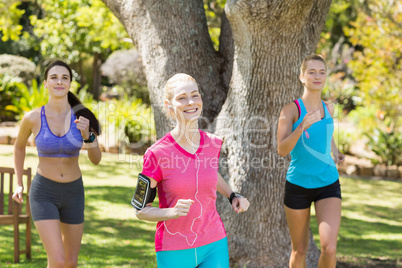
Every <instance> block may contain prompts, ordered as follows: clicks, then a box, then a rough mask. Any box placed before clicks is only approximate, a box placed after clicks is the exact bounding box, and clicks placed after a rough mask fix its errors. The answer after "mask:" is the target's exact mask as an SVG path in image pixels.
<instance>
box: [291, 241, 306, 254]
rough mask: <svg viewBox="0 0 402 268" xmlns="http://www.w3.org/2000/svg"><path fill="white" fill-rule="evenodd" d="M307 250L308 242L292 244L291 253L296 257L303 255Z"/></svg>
mask: <svg viewBox="0 0 402 268" xmlns="http://www.w3.org/2000/svg"><path fill="white" fill-rule="evenodd" d="M307 251H308V244H307V245H306V244H300V245H294V246H292V253H293V254H295V255H296V256H297V257H305V256H306V255H307Z"/></svg>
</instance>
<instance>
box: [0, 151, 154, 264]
mask: <svg viewBox="0 0 402 268" xmlns="http://www.w3.org/2000/svg"><path fill="white" fill-rule="evenodd" d="M140 159H141V157H140V156H135V155H126V156H125V158H124V157H123V155H120V156H119V155H116V154H107V153H104V154H103V156H102V161H101V164H99V165H98V166H94V165H92V164H90V162H89V160H88V158H87V157H86V155H85V154H84V155H83V154H81V157H80V167H81V170H82V173H83V180H84V184H85V200H86V204H85V224H84V236H83V239H82V246H81V251H80V256H79V265H78V266H79V267H156V257H155V250H154V234H155V225H156V224H155V223H148V222H142V221H139V220H137V219H136V218H135V216H134V210H133V208H132V207H131V205H130V200H131V197H132V195H133V190H134V188H135V184H136V176H137V175H136V174H138V172H139V165H138V163H139V160H140ZM0 163H1V164H0V165H1V166H9V167H12V166H13V154H12V146H6V145H0ZM37 164H38V159H37V155H36V151H35V148H32V147H27V157H26V161H25V167H32V169H33V173H36V166H37ZM21 226H22V225H21ZM23 229H24V228H21V237H22V234H23ZM21 246H24V242H23V241H21ZM20 259H21V263H20V264H19V265H17V264H13V229H12V227H11V226H0V267H27V268H28V267H29V268H33V267H38V268H39V267H40V268H43V267H45V265H46V252H45V250H44V248H43V246H42V244H41V241H40V239H39V236H38V233H37V232H36V229H35V227H33V228H32V260H31V261H29V260H27V259H26V258H25V256H24V255H21V257H20Z"/></svg>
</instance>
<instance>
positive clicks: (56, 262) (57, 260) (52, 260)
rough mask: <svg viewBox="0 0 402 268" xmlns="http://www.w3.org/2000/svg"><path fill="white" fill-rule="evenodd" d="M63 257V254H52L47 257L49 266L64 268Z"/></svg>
mask: <svg viewBox="0 0 402 268" xmlns="http://www.w3.org/2000/svg"><path fill="white" fill-rule="evenodd" d="M64 265H65V259H64V256H53V257H49V266H48V267H55V268H64Z"/></svg>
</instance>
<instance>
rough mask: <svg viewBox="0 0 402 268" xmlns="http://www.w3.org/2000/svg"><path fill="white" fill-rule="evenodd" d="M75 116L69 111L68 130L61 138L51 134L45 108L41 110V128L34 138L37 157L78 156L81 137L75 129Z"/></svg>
mask: <svg viewBox="0 0 402 268" xmlns="http://www.w3.org/2000/svg"><path fill="white" fill-rule="evenodd" d="M74 121H75V114H74V112H73V110H72V109H71V120H70V129H69V130H68V131H67V133H66V134H65V135H64V136H62V137H59V136H56V135H54V134H53V133H52V131H51V130H50V128H49V125H48V124H47V120H46V114H45V106H43V107H42V109H41V127H40V130H39V133H38V135H37V136H36V138H35V144H36V148H37V149H38V155H39V156H41V157H75V156H78V155H79V153H80V150H81V147H82V143H83V141H82V136H81V132H80V130H79V129H77V125H76V123H74Z"/></svg>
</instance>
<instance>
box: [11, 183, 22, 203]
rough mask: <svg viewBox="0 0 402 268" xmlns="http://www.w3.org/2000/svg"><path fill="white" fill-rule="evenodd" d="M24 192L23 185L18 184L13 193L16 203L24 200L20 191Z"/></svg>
mask: <svg viewBox="0 0 402 268" xmlns="http://www.w3.org/2000/svg"><path fill="white" fill-rule="evenodd" d="M23 192H24V187H23V186H18V187H17V189H16V190H15V192H14V194H13V199H14V200H15V201H17V202H18V203H20V204H21V203H22V202H24V198H23V197H22V193H23Z"/></svg>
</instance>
